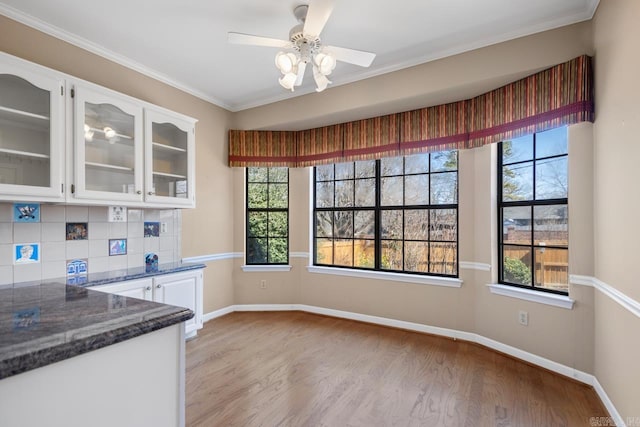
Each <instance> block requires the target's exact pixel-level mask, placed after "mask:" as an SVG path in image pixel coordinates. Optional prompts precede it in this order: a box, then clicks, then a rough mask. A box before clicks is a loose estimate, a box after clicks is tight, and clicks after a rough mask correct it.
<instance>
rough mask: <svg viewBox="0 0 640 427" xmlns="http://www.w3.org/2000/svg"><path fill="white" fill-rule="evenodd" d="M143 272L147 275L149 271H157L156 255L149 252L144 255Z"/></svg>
mask: <svg viewBox="0 0 640 427" xmlns="http://www.w3.org/2000/svg"><path fill="white" fill-rule="evenodd" d="M144 265H145V271H146V272H147V273H149V272H151V271H158V255H156V254H154V253H152V252H150V253H148V254H145V255H144Z"/></svg>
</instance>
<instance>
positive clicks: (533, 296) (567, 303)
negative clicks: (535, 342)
mask: <svg viewBox="0 0 640 427" xmlns="http://www.w3.org/2000/svg"><path fill="white" fill-rule="evenodd" d="M487 286H488V287H489V290H490V291H491V293H492V294H496V295H502V296H505V297H510V298H517V299H521V300H525V301H531V302H537V303H540V304H546V305H551V306H554V307H560V308H565V309H567V310H573V304H574V303H575V302H576V301H575V300H574V299H573V298H569V296H567V295H558V294H552V293H550V292H542V291H535V290H532V289H524V288H519V287H517V286H509V285H500V284H497V283H492V284H489V285H487Z"/></svg>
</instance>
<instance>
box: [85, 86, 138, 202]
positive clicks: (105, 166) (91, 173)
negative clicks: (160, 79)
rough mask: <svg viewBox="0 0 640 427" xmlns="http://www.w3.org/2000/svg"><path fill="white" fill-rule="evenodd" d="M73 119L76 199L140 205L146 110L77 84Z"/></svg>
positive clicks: (107, 93) (116, 97) (114, 96)
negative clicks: (143, 126) (143, 110)
mask: <svg viewBox="0 0 640 427" xmlns="http://www.w3.org/2000/svg"><path fill="white" fill-rule="evenodd" d="M73 116H74V173H75V177H74V181H75V192H74V198H76V199H83V201H85V202H86V200H87V199H88V200H95V201H97V202H100V201H105V202H107V201H108V202H114V201H122V202H142V200H143V196H142V190H143V185H142V180H143V172H142V165H143V162H142V156H143V147H142V145H143V140H142V132H143V131H142V107H141V106H139V105H136V104H134V103H133V102H130V101H129V100H128V99H126V98H125V97H120V96H118V95H117V94H114V93H110V92H107V91H106V90H105V91H102V90H99V89H97V88H88V87H84V86H81V85H77V86H76V87H75V102H74V115H73Z"/></svg>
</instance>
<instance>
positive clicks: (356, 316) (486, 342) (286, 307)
mask: <svg viewBox="0 0 640 427" xmlns="http://www.w3.org/2000/svg"><path fill="white" fill-rule="evenodd" d="M294 310H295V311H304V312H307V313H314V314H321V315H325V316H332V317H338V318H342V319H349V320H357V321H360V322H366V323H372V324H376V325H382V326H390V327H393V328H399V329H406V330H409V331H415V332H423V333H427V334H433V335H439V336H444V337H448V338H453V339H460V340H464V341H469V342H473V343H477V344H480V345H482V346H484V347H487V348H489V349H492V350H496V351H499V352H501V353H504V354H507V355H509V356H512V357H515V358H516V359H520V360H522V361H525V362H527V363H531V364H532V365H536V366H540V367H541V368H544V369H547V370H549V371H552V372H555V373H558V374H560V375H564V376H565V377H569V378H573V379H575V380H576V381H580V382H582V383H584V384H587V385H590V386H592V387H593V388H594V390H595V391H596V393H597V394H598V397H599V398H600V400H601V401H602V403H603V405H604V406H605V408H607V411H609V415H610V416H611V418H613V419H614V420H615V421H616V425H618V426H622V427H626V425H625V423H624V422H623V421H622V417H621V416H620V414H619V413H618V411H617V409H616V407H615V406H614V404H613V402H612V401H611V399H609V396H608V395H607V393H606V392H605V390H604V388H603V387H602V385H601V384H600V383H599V382H598V379H597V378H596V377H595V376H593V375H591V374H588V373H586V372H582V371H580V370H578V369H575V368H571V367H569V366H566V365H563V364H561V363H558V362H554V361H553V360H550V359H547V358H545V357H542V356H538V355H536V354H533V353H529V352H528V351H525V350H521V349H519V348H516V347H512V346H510V345H507V344H503V343H501V342H499V341H496V340H493V339H491V338H487V337H485V336H482V335H479V334H475V333H473V332H465V331H458V330H456V329H448V328H441V327H438V326H429V325H424V324H421V323H413V322H407V321H404V320H396V319H390V318H387V317H378V316H371V315H368V314H360V313H353V312H350V311H342V310H335V309H332V308H325V307H317V306H312V305H305V304H240V305H230V306H228V307H225V308H222V309H220V310H216V311H213V312H211V313H207V314H205V315H204V316H203V319H204V321H205V322H207V321H209V320H211V319H215V318H216V317H220V316H223V315H225V314H228V313H231V312H233V311H294Z"/></svg>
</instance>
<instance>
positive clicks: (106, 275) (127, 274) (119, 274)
mask: <svg viewBox="0 0 640 427" xmlns="http://www.w3.org/2000/svg"><path fill="white" fill-rule="evenodd" d="M200 268H205V265H204V264H190V263H181V262H170V263H166V264H160V265H158V267H157V268H156V269H152V270H149V269H146V268H145V267H139V268H128V269H126V270H113V271H105V272H102V273H92V274H89V275H84V276H73V277H68V278H67V279H66V283H67V284H68V285H77V286H83V287H85V286H97V285H106V284H109V283H115V282H122V281H125V280H134V279H143V278H145V277H152V276H159V275H162V274H170V273H179V272H181V271H188V270H197V269H200ZM55 282H61V283H64V282H65V279H60V280H55Z"/></svg>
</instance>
